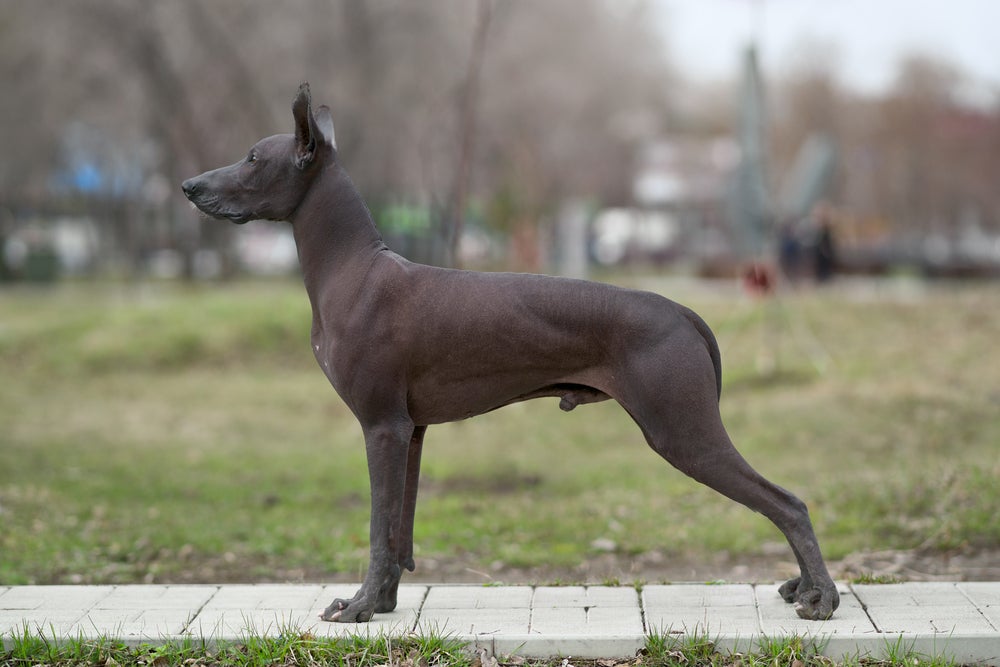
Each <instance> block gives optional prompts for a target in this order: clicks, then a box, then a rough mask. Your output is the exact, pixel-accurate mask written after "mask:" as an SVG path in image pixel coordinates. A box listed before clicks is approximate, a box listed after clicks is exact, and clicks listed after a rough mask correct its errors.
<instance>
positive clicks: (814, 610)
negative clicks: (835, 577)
mask: <svg viewBox="0 0 1000 667" xmlns="http://www.w3.org/2000/svg"><path fill="white" fill-rule="evenodd" d="M839 606H840V593H838V592H837V587H836V585H830V586H828V587H822V588H820V587H818V586H816V587H813V588H809V589H806V590H799V591H798V593H797V595H796V598H795V613H796V614H798V615H799V618H804V619H806V620H807V621H825V620H827V619H828V618H830V617H831V616H833V612H834V611H836V609H837V607H839Z"/></svg>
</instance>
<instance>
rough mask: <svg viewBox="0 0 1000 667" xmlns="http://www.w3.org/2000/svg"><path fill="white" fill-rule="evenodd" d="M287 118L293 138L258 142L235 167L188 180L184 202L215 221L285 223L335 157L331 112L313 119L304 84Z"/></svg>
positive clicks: (285, 136) (320, 111) (319, 112)
mask: <svg viewBox="0 0 1000 667" xmlns="http://www.w3.org/2000/svg"><path fill="white" fill-rule="evenodd" d="M292 115H293V116H294V117H295V134H277V135H274V136H272V137H267V138H266V139H261V140H260V141H258V142H257V143H256V144H255V145H254V146H253V148H251V149H250V151H249V152H248V153H247V156H246V157H245V158H243V159H242V160H240V161H239V162H237V163H235V164H231V165H229V166H228V167H221V168H219V169H215V170H213V171H208V172H205V173H204V174H201V175H200V176H195V177H194V178H189V179H187V180H186V181H184V183H183V184H182V185H181V188H182V189H183V190H184V194H185V196H187V198H188V199H190V200H191V202H192V203H193V204H194V205H195V206H197V207H198V208H199V209H200V210H201V211H203V212H204V213H206V214H208V215H210V216H212V217H214V218H225V219H228V220H232V221H233V222H236V223H240V224H242V223H244V222H247V221H249V220H260V219H263V220H287V219H288V218H289V217H290V216H291V215H292V213H293V212H294V211H295V209H296V208H298V205H299V203H300V202H301V201H302V198H303V197H305V194H306V192H307V191H308V190H309V186H310V185H311V184H312V180H313V178H315V176H316V174H317V173H319V171H320V170H321V169H322V167H323V165H324V164H329V163H331V162H333V161H334V160H336V155H337V147H336V142H335V141H334V135H333V119H332V118H331V117H330V109H328V108H327V107H325V106H321V107H320V108H319V109H318V110H317V112H316V114H315V115H314V114H313V111H312V99H311V97H310V94H309V84H308V83H303V84H302V85H301V86H299V92H298V94H297V95H296V96H295V101H294V102H293V103H292Z"/></svg>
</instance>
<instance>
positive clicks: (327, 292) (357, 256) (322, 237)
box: [290, 163, 386, 314]
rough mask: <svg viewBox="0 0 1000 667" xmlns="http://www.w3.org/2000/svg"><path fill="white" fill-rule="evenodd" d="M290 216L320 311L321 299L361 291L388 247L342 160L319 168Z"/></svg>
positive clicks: (305, 273) (304, 271)
mask: <svg viewBox="0 0 1000 667" xmlns="http://www.w3.org/2000/svg"><path fill="white" fill-rule="evenodd" d="M290 222H291V223H292V233H293V235H294V237H295V245H296V248H297V249H298V254H299V265H300V267H301V269H302V279H303V282H304V283H305V287H306V292H307V293H308V294H309V300H310V302H311V303H312V306H313V313H314V314H315V313H317V312H319V310H320V308H319V306H320V304H327V305H328V306H329V304H330V303H331V300H333V301H337V300H339V299H338V295H344V296H346V295H350V294H353V293H355V292H356V290H357V289H358V288H360V286H361V285H360V282H361V281H362V280H364V277H365V274H366V273H367V271H366V269H367V267H369V266H370V265H371V262H372V259H373V258H374V256H375V255H376V254H378V253H379V252H381V251H382V250H385V248H386V245H385V243H383V241H382V236H381V235H380V234H379V232H378V229H376V227H375V222H374V221H373V220H372V216H371V213H370V212H369V210H368V207H367V206H366V205H365V202H364V200H363V199H362V198H361V195H360V194H359V193H358V191H357V189H355V187H354V184H353V183H352V182H351V179H350V177H349V176H348V175H347V172H346V171H344V170H343V169H342V168H341V167H340V166H339V165H337V164H336V163H333V164H330V165H327V166H325V167H324V168H323V170H322V171H321V172H320V173H318V174H316V177H315V180H314V181H313V184H312V186H311V187H310V188H309V190H308V192H307V193H306V195H305V197H304V198H303V199H302V203H301V204H299V207H298V208H297V209H296V211H295V212H294V213H293V214H292V216H291V218H290Z"/></svg>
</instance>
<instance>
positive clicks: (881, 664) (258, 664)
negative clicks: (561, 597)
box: [0, 629, 956, 667]
mask: <svg viewBox="0 0 1000 667" xmlns="http://www.w3.org/2000/svg"><path fill="white" fill-rule="evenodd" d="M3 639H4V640H5V641H6V643H7V650H6V652H4V650H0V665H4V666H7V665H10V666H11V667H14V666H20V665H25V666H27V665H51V666H53V667H70V666H72V667H78V666H80V665H94V666H100V667H140V666H142V667H167V666H168V665H203V666H206V667H270V666H274V665H282V666H296V667H318V666H320V665H324V666H325V665H344V666H349V667H434V666H437V665H440V666H442V667H443V666H448V667H481V666H485V665H486V664H487V663H489V664H495V665H496V667H506V666H512V667H513V666H518V667H520V666H524V667H532V666H536V667H555V666H556V665H559V666H560V667H570V665H573V666H574V667H638V666H640V665H642V666H648V667H735V666H739V667H777V666H781V665H787V666H789V667H861V666H863V667H955V664H956V663H955V662H954V661H951V660H948V659H947V658H942V657H930V656H923V655H920V654H917V653H914V652H912V651H909V650H907V649H906V647H905V646H904V645H903V644H902V642H896V643H895V644H891V645H887V646H886V650H885V657H884V658H881V659H878V658H871V657H865V658H850V657H846V658H844V659H841V660H834V659H832V658H829V657H826V656H824V655H822V654H821V653H820V650H818V649H822V647H817V646H815V645H814V644H812V643H811V642H809V641H807V640H803V639H802V638H801V637H796V636H792V637H787V638H783V639H766V638H764V639H762V640H761V641H760V642H759V645H758V646H757V649H756V650H755V651H753V652H748V653H733V652H728V651H722V650H718V649H717V648H716V646H715V644H714V643H713V642H712V640H711V639H710V638H709V637H707V636H701V635H683V636H677V635H670V634H665V635H657V634H654V635H650V636H649V637H648V638H647V642H646V647H645V649H644V650H643V651H641V652H640V655H639V656H638V657H635V658H619V659H601V660H581V659H573V658H569V659H565V658H563V659H560V658H551V659H547V660H546V659H525V658H523V657H519V656H499V657H498V658H496V659H495V662H494V659H491V658H489V657H488V656H487V658H486V660H481V659H480V656H476V655H474V654H473V652H472V651H471V650H470V649H469V648H468V647H467V646H466V645H465V644H463V643H462V642H459V641H456V640H454V639H450V638H448V637H442V636H433V635H431V636H420V637H418V636H407V637H403V638H391V637H388V636H385V635H382V636H378V637H374V638H368V639H362V638H353V637H352V638H343V639H317V638H316V637H313V636H311V635H309V634H307V633H305V634H303V633H293V632H289V633H285V634H282V635H280V636H278V637H263V636H256V635H251V636H247V637H245V638H244V639H243V640H242V641H240V642H215V643H207V642H204V641H200V640H193V639H192V640H185V641H183V642H165V643H160V644H157V643H147V644H141V645H139V646H129V645H127V644H124V643H122V642H120V641H116V640H111V639H106V638H104V639H93V640H88V639H78V640H72V641H69V642H64V643H56V642H53V641H50V640H48V639H46V638H45V637H44V635H41V634H38V633H35V632H32V631H30V630H28V629H25V630H24V631H23V632H20V633H15V634H14V635H13V636H9V637H4V638H3Z"/></svg>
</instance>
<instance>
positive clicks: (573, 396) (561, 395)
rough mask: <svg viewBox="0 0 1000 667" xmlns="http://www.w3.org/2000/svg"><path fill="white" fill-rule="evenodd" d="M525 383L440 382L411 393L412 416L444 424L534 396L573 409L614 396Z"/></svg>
mask: <svg viewBox="0 0 1000 667" xmlns="http://www.w3.org/2000/svg"><path fill="white" fill-rule="evenodd" d="M525 387H526V385H525V384H524V382H523V381H522V382H516V383H515V382H511V383H499V382H491V383H487V384H484V383H482V382H455V383H452V384H450V385H438V386H437V387H436V388H435V389H434V390H433V391H427V392H414V393H412V394H411V395H410V397H409V401H408V406H407V407H408V409H409V412H410V417H411V418H412V419H413V421H414V422H415V423H418V424H441V423H445V422H451V421H459V420H461V419H468V418H469V417H474V416H476V415H480V414H483V413H486V412H490V411H492V410H496V409H498V408H502V407H504V406H505V405H510V404H511V403H518V402H521V401H527V400H530V399H533V398H546V397H555V398H558V399H560V400H559V407H560V409H562V410H565V411H567V412H568V411H570V410H572V409H573V408H575V407H576V406H578V405H582V404H584V403H596V402H598V401H605V400H608V399H610V398H611V396H609V395H608V394H606V393H605V392H603V391H602V390H600V389H597V388H596V387H592V386H589V385H585V384H580V383H575V382H555V383H552V384H548V385H539V386H534V387H530V388H525Z"/></svg>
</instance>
